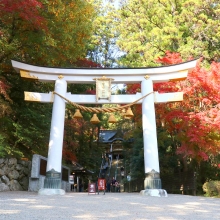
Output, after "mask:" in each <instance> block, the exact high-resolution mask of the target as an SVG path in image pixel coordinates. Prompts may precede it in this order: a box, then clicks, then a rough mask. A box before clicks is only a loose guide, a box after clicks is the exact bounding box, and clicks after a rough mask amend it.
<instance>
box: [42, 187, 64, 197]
mask: <svg viewBox="0 0 220 220" xmlns="http://www.w3.org/2000/svg"><path fill="white" fill-rule="evenodd" d="M38 195H46V196H50V195H65V191H64V190H63V189H46V188H42V189H40V190H39V191H38Z"/></svg>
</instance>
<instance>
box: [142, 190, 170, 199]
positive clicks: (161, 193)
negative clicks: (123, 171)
mask: <svg viewBox="0 0 220 220" xmlns="http://www.w3.org/2000/svg"><path fill="white" fill-rule="evenodd" d="M140 194H141V195H143V196H156V197H167V191H166V190H165V189H145V190H141V191H140Z"/></svg>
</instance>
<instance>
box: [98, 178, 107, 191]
mask: <svg viewBox="0 0 220 220" xmlns="http://www.w3.org/2000/svg"><path fill="white" fill-rule="evenodd" d="M105 188H106V180H105V179H98V190H104V191H105Z"/></svg>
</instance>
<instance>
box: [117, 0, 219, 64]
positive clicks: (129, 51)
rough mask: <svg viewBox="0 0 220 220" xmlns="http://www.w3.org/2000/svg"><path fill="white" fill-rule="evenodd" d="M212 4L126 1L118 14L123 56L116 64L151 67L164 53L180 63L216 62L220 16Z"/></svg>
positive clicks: (181, 0)
mask: <svg viewBox="0 0 220 220" xmlns="http://www.w3.org/2000/svg"><path fill="white" fill-rule="evenodd" d="M219 7H220V5H219V3H216V1H215V0H211V1H210V0H207V1H206V0H205V1H202V0H196V1H195V0H177V1H166V0H158V1H154V0H149V1H144V0H140V1H139V0H127V1H123V2H122V5H121V8H120V10H119V12H118V24H117V30H118V32H119V33H120V34H119V37H118V40H117V44H118V46H119V48H120V49H121V50H122V51H124V52H125V53H126V54H125V56H123V57H122V58H121V59H120V60H119V64H121V65H124V66H131V67H140V66H155V65H158V64H156V63H155V59H156V58H158V57H159V56H163V55H164V54H165V52H166V51H173V52H180V53H181V55H182V56H183V59H185V60H187V59H188V58H189V57H191V56H192V57H201V56H202V57H204V58H205V59H206V60H207V61H209V62H210V61H211V60H215V61H217V60H219V58H220V52H219V47H220V42H219V39H220V37H219V35H220V25H219V19H220V13H219Z"/></svg>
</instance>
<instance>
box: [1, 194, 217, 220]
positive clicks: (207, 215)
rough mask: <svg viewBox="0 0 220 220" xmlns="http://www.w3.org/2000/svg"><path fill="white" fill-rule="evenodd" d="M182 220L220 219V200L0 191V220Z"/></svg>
mask: <svg viewBox="0 0 220 220" xmlns="http://www.w3.org/2000/svg"><path fill="white" fill-rule="evenodd" d="M2 219H7V220H11V219H13V220H23V219H25V220H29V219H30V220H35V219H40V220H50V219H51V220H52V219H53V220H58V219H65V220H69V219H76V220H82V219H89V220H93V219H94V220H96V219H103V220H112V219H116V220H117V219H118V220H131V219H132V220H136V219H137V220H147V219H151V220H162V219H166V220H180V219H192V220H197V219H198V220H201V219H207V220H209V219H220V199H215V198H206V197H199V196H185V195H173V194H169V195H168V197H148V196H141V195H140V194H139V193H106V194H105V195H103V193H102V192H101V193H100V194H99V195H97V194H96V195H95V194H89V195H88V193H74V192H72V193H66V194H65V195H63V196H58V195H52V196H40V195H38V194H37V193H33V192H26V191H25V192H22V191H16V192H13V191H10V192H0V220H2Z"/></svg>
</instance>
